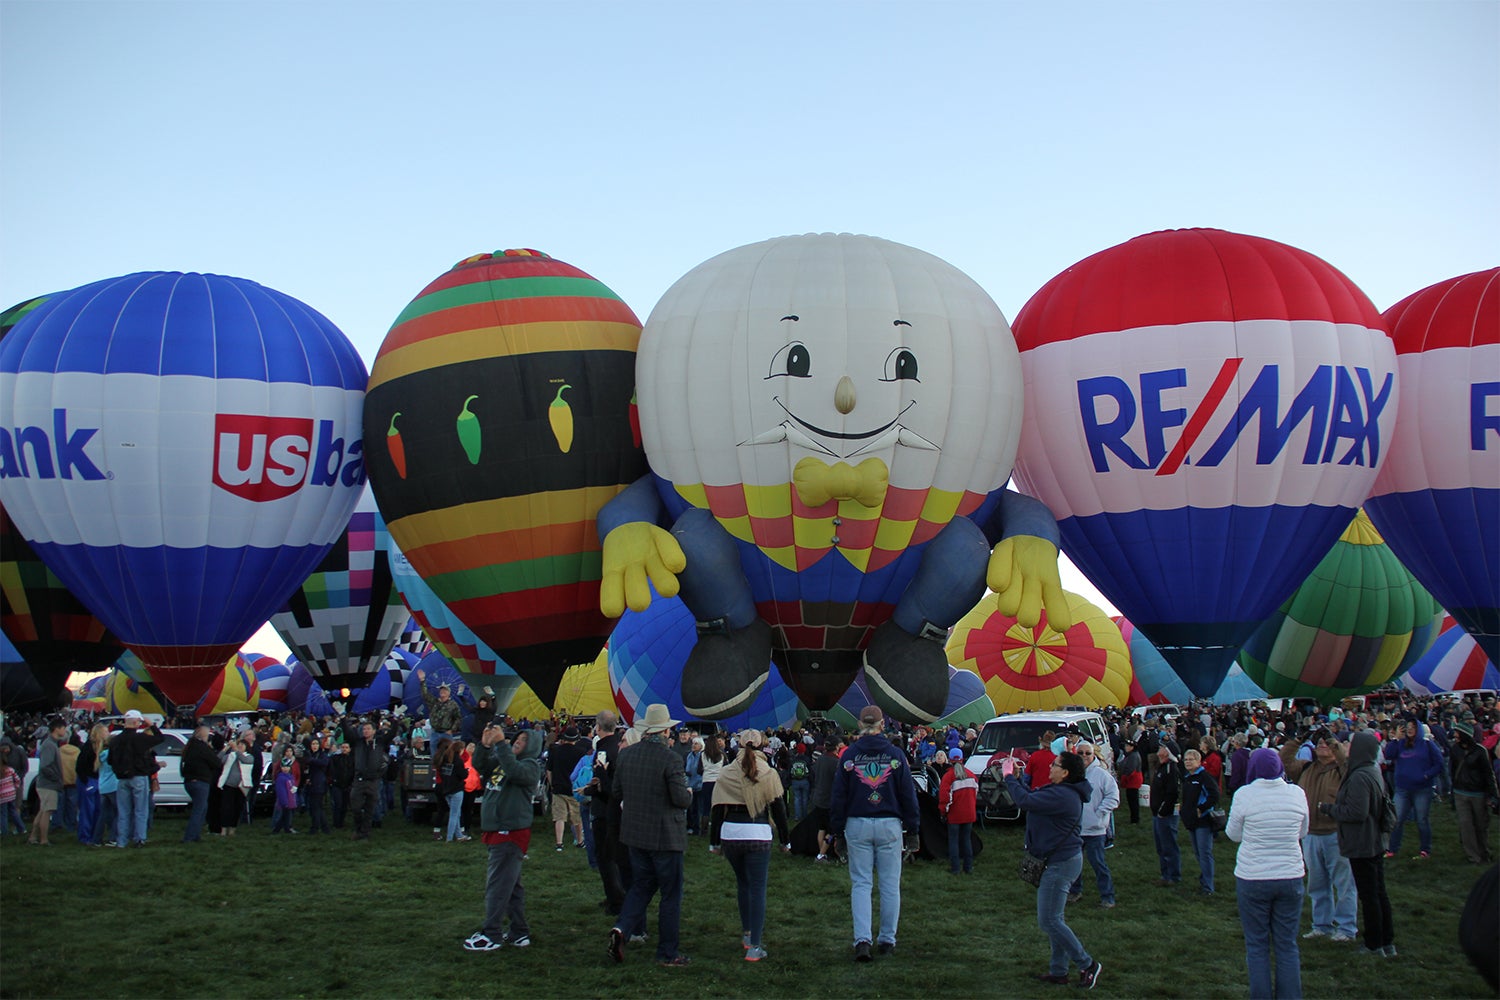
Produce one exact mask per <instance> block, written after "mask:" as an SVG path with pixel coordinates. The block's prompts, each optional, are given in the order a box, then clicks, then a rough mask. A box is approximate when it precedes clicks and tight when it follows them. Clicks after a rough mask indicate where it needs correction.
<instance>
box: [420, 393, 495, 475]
mask: <svg viewBox="0 0 1500 1000" xmlns="http://www.w3.org/2000/svg"><path fill="white" fill-rule="evenodd" d="M478 398H479V397H478V396H470V397H469V398H468V399H466V400H464V408H463V410H462V411H461V412H460V413H459V414H458V443H459V444H461V445H463V446H464V454H465V455H468V456H469V464H470V465H478V464H479V445H480V435H481V432H480V429H479V418H478V417H477V416H475V415H474V414H472V413H470V412H469V404H470V403H472V402H474V400H476V399H478ZM402 478H405V477H404V476H403V477H402Z"/></svg>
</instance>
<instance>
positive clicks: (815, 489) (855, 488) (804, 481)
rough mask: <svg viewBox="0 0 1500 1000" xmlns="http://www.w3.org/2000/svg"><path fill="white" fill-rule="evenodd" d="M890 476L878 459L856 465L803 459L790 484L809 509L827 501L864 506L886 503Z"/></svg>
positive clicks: (794, 471) (793, 471) (794, 470)
mask: <svg viewBox="0 0 1500 1000" xmlns="http://www.w3.org/2000/svg"><path fill="white" fill-rule="evenodd" d="M889 480H890V473H889V472H888V471H887V470H886V467H885V463H884V462H882V461H881V460H880V459H878V458H867V459H865V460H864V461H863V462H860V463H859V465H857V466H853V465H849V464H848V463H847V462H837V463H835V464H833V465H825V464H824V463H823V462H822V461H821V460H819V459H816V458H804V459H803V460H802V461H800V462H798V463H797V465H796V467H795V468H793V469H792V485H793V486H795V487H796V489H797V498H798V499H799V500H801V501H802V502H803V504H805V505H806V506H808V507H821V506H823V505H824V504H825V503H827V502H828V501H830V500H854V501H856V502H858V503H860V504H862V505H864V506H866V507H879V506H880V505H881V504H883V503H885V490H886V486H887V485H888V483H889Z"/></svg>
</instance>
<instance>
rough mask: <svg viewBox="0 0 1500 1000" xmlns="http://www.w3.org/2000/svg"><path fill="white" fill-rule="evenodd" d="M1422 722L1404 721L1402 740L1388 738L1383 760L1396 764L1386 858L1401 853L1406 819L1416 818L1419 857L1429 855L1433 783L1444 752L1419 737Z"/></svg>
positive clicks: (1439, 768) (1430, 849)
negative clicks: (1393, 811)
mask: <svg viewBox="0 0 1500 1000" xmlns="http://www.w3.org/2000/svg"><path fill="white" fill-rule="evenodd" d="M1421 727H1422V724H1421V723H1420V722H1417V721H1416V720H1415V719H1407V720H1406V728H1405V732H1404V734H1403V736H1402V738H1401V739H1395V740H1388V741H1387V742H1386V745H1385V759H1386V760H1388V761H1391V762H1392V763H1393V764H1394V767H1395V782H1396V794H1395V796H1394V798H1395V807H1396V829H1394V830H1392V831H1391V846H1390V849H1389V850H1388V851H1386V852H1385V856H1386V857H1388V858H1394V857H1395V856H1396V855H1397V854H1399V853H1401V833H1402V831H1403V830H1405V829H1406V821H1407V820H1409V819H1413V818H1415V819H1416V821H1417V836H1418V838H1419V840H1420V842H1421V848H1422V851H1421V853H1420V854H1419V855H1418V857H1422V858H1428V857H1431V856H1432V823H1431V821H1430V820H1429V818H1428V817H1429V816H1430V815H1431V813H1432V783H1433V782H1434V781H1436V780H1437V776H1438V774H1440V773H1441V772H1442V770H1443V766H1444V765H1443V754H1442V751H1440V750H1438V748H1437V745H1436V744H1434V743H1433V742H1432V741H1431V740H1429V739H1426V738H1424V737H1423V736H1422V728H1421Z"/></svg>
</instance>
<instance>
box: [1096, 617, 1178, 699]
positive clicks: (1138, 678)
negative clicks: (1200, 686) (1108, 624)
mask: <svg viewBox="0 0 1500 1000" xmlns="http://www.w3.org/2000/svg"><path fill="white" fill-rule="evenodd" d="M1110 621H1112V622H1114V623H1115V625H1116V626H1118V627H1119V629H1120V635H1121V637H1122V638H1124V640H1125V644H1126V645H1127V646H1128V647H1130V672H1131V681H1130V690H1131V695H1130V702H1131V704H1133V705H1186V704H1188V703H1189V702H1190V701H1192V700H1193V692H1191V691H1189V690H1188V686H1187V685H1186V684H1184V683H1182V678H1181V677H1178V676H1177V674H1176V673H1175V672H1174V671H1173V670H1172V666H1171V664H1169V663H1168V662H1167V660H1166V657H1164V656H1162V655H1161V651H1160V650H1158V649H1157V648H1156V647H1155V646H1153V645H1151V640H1150V639H1147V638H1146V637H1145V636H1144V635H1143V634H1142V633H1141V631H1140V629H1138V628H1136V627H1135V626H1134V625H1132V624H1130V620H1129V619H1128V618H1126V617H1125V616H1124V615H1116V616H1113V617H1111V618H1110Z"/></svg>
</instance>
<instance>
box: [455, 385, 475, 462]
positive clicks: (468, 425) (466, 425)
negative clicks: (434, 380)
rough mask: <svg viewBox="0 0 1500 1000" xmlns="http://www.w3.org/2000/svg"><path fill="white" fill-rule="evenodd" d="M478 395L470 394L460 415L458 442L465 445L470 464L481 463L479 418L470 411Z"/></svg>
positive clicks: (465, 452)
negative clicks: (470, 405) (471, 404)
mask: <svg viewBox="0 0 1500 1000" xmlns="http://www.w3.org/2000/svg"><path fill="white" fill-rule="evenodd" d="M478 398H479V397H478V396H470V397H469V398H468V399H466V400H464V408H463V410H462V411H461V412H460V413H459V415H458V421H457V424H456V426H457V428H458V443H459V444H461V445H463V446H464V454H465V455H468V456H469V464H470V465H478V464H479V444H480V438H479V434H480V431H479V418H478V417H477V416H475V415H474V414H472V413H470V412H469V404H470V403H472V402H474V400H476V399H478Z"/></svg>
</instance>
